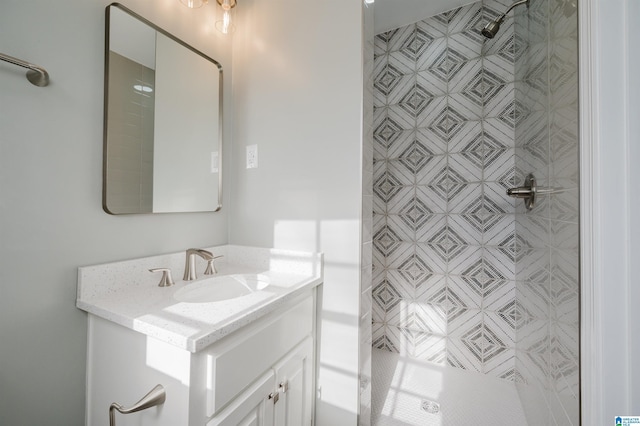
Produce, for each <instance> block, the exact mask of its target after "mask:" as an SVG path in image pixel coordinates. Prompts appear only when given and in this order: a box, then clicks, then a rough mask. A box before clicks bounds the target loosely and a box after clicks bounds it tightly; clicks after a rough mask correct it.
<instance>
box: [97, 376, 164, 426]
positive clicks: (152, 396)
mask: <svg viewBox="0 0 640 426" xmlns="http://www.w3.org/2000/svg"><path fill="white" fill-rule="evenodd" d="M166 399H167V393H166V391H165V390H164V387H163V386H162V385H156V387H155V388H153V389H151V391H150V392H149V393H148V394H146V395H145V396H143V397H142V399H141V400H140V401H138V402H136V403H135V404H133V405H132V406H131V407H129V408H124V407H123V406H122V405H120V404H118V403H117V402H114V403H113V404H111V406H110V407H109V426H116V412H115V410H118V411H119V412H120V413H122V414H130V413H135V412H136V411H142V410H146V409H147V408H151V407H155V406H156V405H161V404H164V401H165V400H166Z"/></svg>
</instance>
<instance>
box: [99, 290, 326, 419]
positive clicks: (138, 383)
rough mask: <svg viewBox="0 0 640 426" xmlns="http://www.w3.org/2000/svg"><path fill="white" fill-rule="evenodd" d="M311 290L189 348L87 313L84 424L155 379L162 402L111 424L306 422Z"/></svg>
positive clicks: (311, 339) (309, 394)
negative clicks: (198, 346) (163, 397)
mask: <svg viewBox="0 0 640 426" xmlns="http://www.w3.org/2000/svg"><path fill="white" fill-rule="evenodd" d="M315 291H316V290H315V288H312V289H309V290H306V291H304V292H302V293H301V294H299V295H298V296H296V297H295V298H292V299H291V300H289V301H287V302H286V303H282V304H281V306H280V307H278V309H276V310H274V311H273V312H270V313H268V314H266V315H264V316H262V317H260V318H258V319H256V320H255V321H253V322H252V323H250V324H248V325H245V326H243V327H241V328H240V329H238V330H236V331H234V332H232V333H230V334H229V335H227V336H225V337H223V338H221V339H219V340H217V341H216V342H214V343H212V344H210V345H209V346H206V347H204V348H202V349H201V350H198V351H196V352H190V351H188V350H185V349H182V348H180V347H178V346H176V345H172V344H171V343H168V342H165V341H161V340H158V339H155V338H153V337H149V336H147V335H145V334H143V333H139V332H137V331H134V330H135V327H136V325H135V323H134V324H132V325H131V327H123V326H121V325H118V324H115V323H113V322H111V321H108V320H105V319H102V318H100V317H98V316H95V315H89V341H88V361H87V362H88V365H87V371H88V377H87V425H90V426H102V425H108V424H109V417H108V410H109V406H110V404H111V403H112V402H118V403H120V404H121V405H123V406H125V407H128V406H130V405H132V404H133V403H135V402H137V401H138V400H139V399H140V398H141V397H142V396H143V395H145V394H146V393H147V392H148V391H149V390H151V389H152V388H153V387H154V386H155V385H157V384H161V385H162V386H164V388H165V390H166V401H165V402H164V404H162V405H161V406H157V407H152V408H150V409H147V410H144V411H140V412H137V413H132V414H127V415H123V414H120V413H116V425H117V426H205V425H206V426H237V425H256V426H258V425H265V426H272V425H278V426H280V425H283V426H284V425H289V426H304V425H311V424H312V418H313V414H312V413H313V400H314V398H313V395H314V392H313V389H314V386H315V384H314V371H315V368H314V352H315V349H314V347H315V345H314V329H315V315H316V313H315V311H316V309H315ZM134 322H135V321H134Z"/></svg>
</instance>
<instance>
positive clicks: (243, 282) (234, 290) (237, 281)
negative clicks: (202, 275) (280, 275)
mask: <svg viewBox="0 0 640 426" xmlns="http://www.w3.org/2000/svg"><path fill="white" fill-rule="evenodd" d="M268 286H269V277H267V276H266V275H260V274H234V275H222V276H219V277H213V278H208V279H206V280H203V281H199V282H196V283H193V284H188V285H187V286H186V287H184V288H181V289H180V290H178V291H176V293H175V295H174V297H175V298H176V300H178V301H180V302H186V303H209V302H221V301H223V300H231V299H236V298H238V297H243V296H247V295H249V294H252V293H255V292H256V291H260V290H264V289H265V288H266V287H268Z"/></svg>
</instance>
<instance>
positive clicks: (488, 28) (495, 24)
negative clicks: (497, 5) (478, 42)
mask: <svg viewBox="0 0 640 426" xmlns="http://www.w3.org/2000/svg"><path fill="white" fill-rule="evenodd" d="M504 18H505V15H502V16H501V17H499V18H498V19H496V20H494V21H491V22H489V23H488V24H487V25H485V26H484V28H483V29H482V35H483V36H485V37H486V38H494V37H495V36H496V34H498V31H500V24H502V22H503V21H504Z"/></svg>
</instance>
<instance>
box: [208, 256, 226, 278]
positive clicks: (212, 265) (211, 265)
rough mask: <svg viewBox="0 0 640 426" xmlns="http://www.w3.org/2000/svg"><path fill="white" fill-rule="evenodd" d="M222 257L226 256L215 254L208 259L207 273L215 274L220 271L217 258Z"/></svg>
mask: <svg viewBox="0 0 640 426" xmlns="http://www.w3.org/2000/svg"><path fill="white" fill-rule="evenodd" d="M221 257H224V256H223V255H220V256H214V257H212V258H211V259H207V269H205V271H204V274H205V275H213V274H217V273H218V270H217V269H216V264H215V260H216V259H220V258H221Z"/></svg>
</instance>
